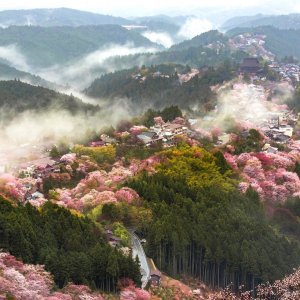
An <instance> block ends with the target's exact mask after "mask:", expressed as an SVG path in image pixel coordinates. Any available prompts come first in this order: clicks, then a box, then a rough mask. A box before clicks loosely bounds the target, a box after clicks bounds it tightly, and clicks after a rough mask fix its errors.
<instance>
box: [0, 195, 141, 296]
mask: <svg viewBox="0 0 300 300" xmlns="http://www.w3.org/2000/svg"><path fill="white" fill-rule="evenodd" d="M103 236H104V235H103V230H102V229H101V227H99V226H98V225H95V224H94V223H93V222H92V221H90V220H89V219H88V218H86V217H78V216H76V215H73V214H72V213H71V212H70V211H68V210H66V209H64V208H60V207H58V206H56V205H54V204H52V203H50V202H48V203H46V204H45V205H44V206H43V207H42V208H41V209H39V210H37V209H36V208H34V207H33V206H31V205H29V204H28V205H25V206H23V205H17V206H16V205H12V204H10V203H9V202H8V201H7V200H5V199H4V198H3V197H2V196H0V249H2V250H3V251H9V252H10V253H11V254H12V255H14V256H16V257H17V258H20V259H22V260H23V261H24V262H26V263H33V264H44V265H45V267H46V270H48V271H50V272H51V273H52V274H53V275H54V280H55V283H56V284H57V286H58V287H60V288H61V287H63V286H64V285H66V284H67V283H69V282H70V281H72V282H74V283H75V284H88V285H90V286H91V287H93V288H99V289H102V290H107V291H114V290H115V288H116V283H117V281H118V279H119V278H123V277H128V278H131V279H133V280H134V281H135V282H136V283H137V284H139V283H140V271H139V266H138V263H137V262H135V261H133V259H132V258H131V256H130V255H129V256H128V257H127V256H124V255H123V254H121V252H119V251H118V250H116V249H114V248H112V247H111V246H109V245H108V244H107V243H106V242H104V238H103Z"/></svg>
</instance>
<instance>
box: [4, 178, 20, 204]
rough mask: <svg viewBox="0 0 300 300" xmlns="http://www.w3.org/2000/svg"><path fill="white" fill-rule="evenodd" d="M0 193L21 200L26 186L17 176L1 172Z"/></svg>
mask: <svg viewBox="0 0 300 300" xmlns="http://www.w3.org/2000/svg"><path fill="white" fill-rule="evenodd" d="M0 193H2V194H4V195H6V196H8V197H11V198H13V199H14V200H17V201H20V202H23V201H24V197H25V194H26V188H25V186H24V185H23V184H22V180H20V179H19V178H16V177H14V176H13V175H10V174H3V175H1V176H0Z"/></svg>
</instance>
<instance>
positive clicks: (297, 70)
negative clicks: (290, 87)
mask: <svg viewBox="0 0 300 300" xmlns="http://www.w3.org/2000/svg"><path fill="white" fill-rule="evenodd" d="M270 67H271V68H272V69H273V70H274V71H276V72H277V73H278V74H279V75H280V76H281V78H282V79H283V80H285V81H288V82H290V83H294V82H296V83H298V82H299V81H300V66H299V65H297V64H279V63H276V62H273V63H272V64H271V65H270Z"/></svg>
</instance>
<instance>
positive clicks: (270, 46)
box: [227, 26, 300, 59]
mask: <svg viewBox="0 0 300 300" xmlns="http://www.w3.org/2000/svg"><path fill="white" fill-rule="evenodd" d="M245 33H253V34H259V35H265V36H266V38H265V39H264V40H265V44H264V47H265V48H266V49H267V50H269V51H271V52H272V53H274V54H275V55H276V56H277V57H278V58H283V57H285V56H295V57H297V58H298V59H299V58H300V29H298V30H295V29H278V28H275V27H272V26H263V27H255V28H235V29H232V30H230V31H228V32H227V35H229V36H232V37H233V36H237V35H239V34H245Z"/></svg>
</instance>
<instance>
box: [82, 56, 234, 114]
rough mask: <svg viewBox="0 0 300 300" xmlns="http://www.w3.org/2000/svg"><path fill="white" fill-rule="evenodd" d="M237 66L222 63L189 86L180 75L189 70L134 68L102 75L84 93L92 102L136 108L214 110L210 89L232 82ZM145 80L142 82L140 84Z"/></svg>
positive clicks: (161, 66) (197, 77) (206, 71)
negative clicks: (117, 102)
mask: <svg viewBox="0 0 300 300" xmlns="http://www.w3.org/2000/svg"><path fill="white" fill-rule="evenodd" d="M236 69H237V65H236V64H232V63H230V62H229V61H226V62H224V63H223V64H221V65H220V66H219V67H218V68H208V70H205V71H203V72H201V73H200V74H199V75H197V76H195V77H193V78H192V79H191V80H189V81H188V82H183V83H181V82H180V80H179V75H178V73H179V72H183V73H185V72H188V71H189V67H186V66H180V65H173V66H172V65H171V66H170V65H169V66H168V65H158V66H151V67H149V68H147V67H142V68H133V69H129V70H122V71H117V72H114V73H110V74H105V75H103V76H102V77H100V78H99V79H96V80H95V81H94V82H93V83H92V85H91V86H90V87H89V88H88V89H86V90H85V92H86V94H87V95H88V96H91V97H94V98H109V99H114V98H116V99H117V98H128V99H131V100H132V103H133V104H139V108H140V109H142V108H143V107H144V108H145V107H154V108H156V109H160V108H163V107H166V106H169V105H178V106H179V107H180V108H184V109H187V108H192V107H194V108H195V109H196V110H200V111H201V110H202V111H207V110H210V109H212V108H213V107H214V104H215V103H214V101H213V99H214V96H215V95H214V93H213V92H212V91H211V88H210V86H212V85H215V84H219V83H223V82H224V81H229V80H231V79H232V78H233V77H234V75H235V71H236ZM157 72H159V73H160V75H156V73H157ZM142 77H144V78H145V80H141V78H142Z"/></svg>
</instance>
